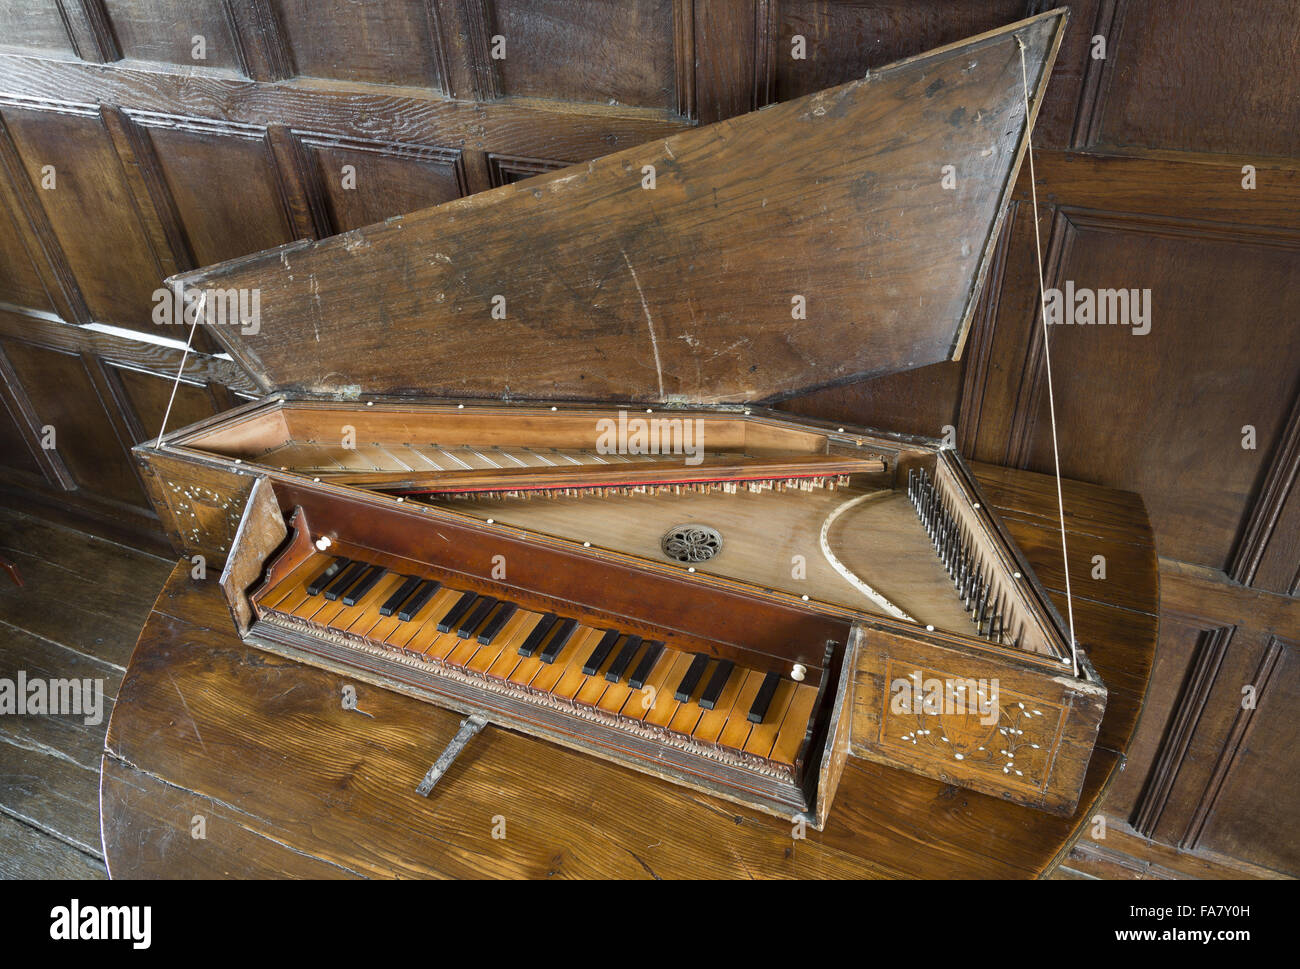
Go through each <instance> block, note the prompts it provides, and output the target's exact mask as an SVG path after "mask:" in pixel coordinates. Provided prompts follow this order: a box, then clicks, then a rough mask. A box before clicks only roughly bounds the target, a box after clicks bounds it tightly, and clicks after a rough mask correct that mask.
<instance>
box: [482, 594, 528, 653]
mask: <svg viewBox="0 0 1300 969" xmlns="http://www.w3.org/2000/svg"><path fill="white" fill-rule="evenodd" d="M518 608H519V607H518V606H516V605H515V604H514V603H513V602H503V603H501V608H500V609H498V610H497V614H496V615H495V616H493V617H492V618H491V619H489V620H488V621H487V625H486V626H484V627H483V628H482V629H480V630H479V634H478V641H479V642H480V643H481V644H483V645H484V646H491V645H492V640H494V639H496V638H497V634H498V633H500V632H501V629H502V627H503V626H505V624H506V623H508V622H509V621H510V617H511V616H513V615H514V614H515V610H517V609H518Z"/></svg>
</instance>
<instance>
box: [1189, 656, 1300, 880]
mask: <svg viewBox="0 0 1300 969" xmlns="http://www.w3.org/2000/svg"><path fill="white" fill-rule="evenodd" d="M1249 682H1250V683H1251V685H1252V686H1253V687H1254V688H1255V690H1254V702H1255V707H1254V709H1253V710H1251V709H1250V708H1249V707H1247V706H1246V705H1245V703H1244V698H1243V702H1242V703H1241V704H1239V705H1238V706H1237V708H1236V709H1235V710H1234V711H1233V716H1232V721H1233V722H1232V726H1231V727H1229V728H1228V729H1227V730H1225V731H1224V734H1225V735H1226V742H1225V743H1224V744H1223V747H1222V753H1221V755H1220V757H1219V760H1218V763H1217V764H1216V765H1215V766H1216V771H1215V775H1214V776H1212V777H1211V780H1210V783H1209V784H1208V785H1207V788H1206V791H1205V793H1204V795H1203V797H1202V803H1201V805H1200V810H1201V813H1203V815H1204V820H1202V819H1201V818H1193V829H1192V839H1191V840H1192V841H1193V844H1194V846H1195V847H1197V848H1205V849H1209V850H1211V851H1217V852H1220V853H1222V854H1226V855H1229V856H1231V857H1234V858H1242V859H1244V860H1246V861H1249V862H1253V863H1254V864H1257V865H1263V866H1265V867H1267V868H1273V869H1276V870H1279V871H1287V872H1295V871H1300V840H1297V839H1296V838H1294V837H1290V836H1288V834H1287V833H1286V832H1289V831H1291V830H1293V825H1294V823H1295V821H1294V819H1295V813H1296V809H1297V805H1300V773H1297V772H1296V771H1295V770H1291V769H1288V767H1289V761H1288V760H1287V755H1288V753H1289V752H1290V751H1294V750H1295V749H1296V747H1297V745H1298V744H1300V725H1298V724H1297V720H1296V717H1295V710H1296V709H1297V705H1300V655H1298V654H1297V650H1296V647H1295V644H1294V643H1288V642H1284V641H1281V640H1277V639H1273V640H1271V641H1269V642H1267V643H1266V644H1264V645H1263V649H1262V651H1261V654H1260V656H1259V665H1258V666H1257V667H1256V669H1255V670H1254V672H1253V674H1252V676H1251V678H1250V681H1249ZM1243 685H1244V684H1229V688H1231V687H1232V686H1235V687H1237V693H1236V696H1237V697H1238V698H1242V693H1241V688H1242V686H1243Z"/></svg>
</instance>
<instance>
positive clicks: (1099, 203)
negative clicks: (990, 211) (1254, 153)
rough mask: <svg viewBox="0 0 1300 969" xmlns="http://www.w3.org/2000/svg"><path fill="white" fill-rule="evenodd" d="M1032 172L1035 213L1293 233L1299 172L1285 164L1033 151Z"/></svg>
mask: <svg viewBox="0 0 1300 969" xmlns="http://www.w3.org/2000/svg"><path fill="white" fill-rule="evenodd" d="M1246 163H1249V164H1251V165H1253V166H1254V168H1255V175H1256V178H1255V187H1254V188H1253V189H1245V188H1243V187H1242V178H1243V176H1242V171H1241V169H1242V165H1243V164H1246ZM1028 168H1029V166H1027V165H1026V166H1024V168H1022V169H1021V172H1020V180H1019V182H1018V183H1017V184H1016V191H1015V197H1016V199H1018V200H1019V201H1021V202H1028V201H1029V198H1030V190H1029V171H1028ZM1034 170H1035V174H1036V175H1037V177H1038V202H1039V205H1040V206H1049V205H1062V206H1068V207H1070V208H1074V209H1090V210H1094V211H1103V212H1130V213H1135V214H1154V215H1158V216H1160V217H1161V218H1164V219H1182V220H1185V221H1188V222H1190V223H1194V224H1198V225H1202V226H1204V227H1205V228H1206V229H1207V230H1209V229H1211V228H1213V223H1228V224H1236V225H1253V226H1279V227H1283V228H1288V229H1300V165H1298V164H1297V163H1296V162H1295V161H1292V160H1290V159H1284V160H1276V159H1274V160H1271V161H1270V160H1265V159H1253V158H1250V157H1248V156H1236V155H1233V156H1219V155H1189V154H1181V153H1179V152H1170V151H1142V152H1140V153H1135V154H1130V155H1106V154H1101V153H1099V152H1095V151H1086V152H1080V151H1053V150H1042V149H1039V148H1038V146H1037V145H1035V149H1034Z"/></svg>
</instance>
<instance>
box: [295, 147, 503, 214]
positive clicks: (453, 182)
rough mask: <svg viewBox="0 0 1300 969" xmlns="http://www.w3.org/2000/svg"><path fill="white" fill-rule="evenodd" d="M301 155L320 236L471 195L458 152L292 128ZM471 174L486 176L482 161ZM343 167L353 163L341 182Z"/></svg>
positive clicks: (482, 179) (483, 179) (343, 174)
mask: <svg viewBox="0 0 1300 969" xmlns="http://www.w3.org/2000/svg"><path fill="white" fill-rule="evenodd" d="M294 135H295V137H296V139H297V143H298V145H299V146H300V147H301V151H302V153H303V155H304V156H305V159H306V163H307V166H308V171H309V173H310V176H309V178H310V182H311V184H312V186H313V191H314V192H315V193H316V198H315V201H314V205H315V206H316V210H317V216H316V218H317V222H318V225H319V226H320V233H321V234H322V235H333V234H335V233H338V232H346V231H348V230H349V229H357V228H360V227H361V226H364V225H371V224H373V223H375V222H382V221H383V220H384V219H387V218H390V217H391V216H395V215H403V214H405V213H407V212H414V211H415V210H417V209H422V208H426V207H427V206H430V205H438V204H440V203H442V202H449V201H451V200H452V199H455V198H460V197H462V196H464V195H468V194H469V193H470V187H469V185H470V181H469V180H470V177H471V175H470V173H468V172H467V171H466V166H465V164H464V162H465V160H464V158H463V155H462V153H461V152H459V151H455V150H451V149H447V148H439V147H436V146H432V145H409V144H391V143H387V142H378V141H363V140H360V139H356V138H335V137H332V136H330V135H321V134H315V133H312V132H302V131H300V132H295V133H294ZM475 161H476V162H477V163H478V165H477V171H476V172H475V173H474V174H475V175H477V177H478V179H479V180H480V181H482V182H484V183H485V182H486V180H487V177H488V175H487V172H486V171H485V170H484V168H485V167H486V165H485V163H484V162H483V160H482V159H480V158H476V159H475ZM344 166H351V172H349V173H348V175H349V176H350V178H348V179H346V181H347V182H348V184H347V185H345V173H344Z"/></svg>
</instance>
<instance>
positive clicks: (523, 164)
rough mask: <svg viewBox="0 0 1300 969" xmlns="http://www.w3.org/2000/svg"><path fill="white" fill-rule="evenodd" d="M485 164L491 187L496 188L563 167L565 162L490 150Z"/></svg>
mask: <svg viewBox="0 0 1300 969" xmlns="http://www.w3.org/2000/svg"><path fill="white" fill-rule="evenodd" d="M487 165H488V172H489V177H490V179H491V183H492V187H493V188H496V187H497V186H498V185H511V184H513V183H515V182H518V181H521V180H523V179H525V178H532V177H533V176H534V175H542V174H545V173H546V172H553V171H555V170H556V169H557V168H563V167H564V165H565V163H564V162H558V161H548V160H547V159H545V158H520V157H517V156H514V155H500V154H497V153H496V152H490V153H489V154H488V156H487Z"/></svg>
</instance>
